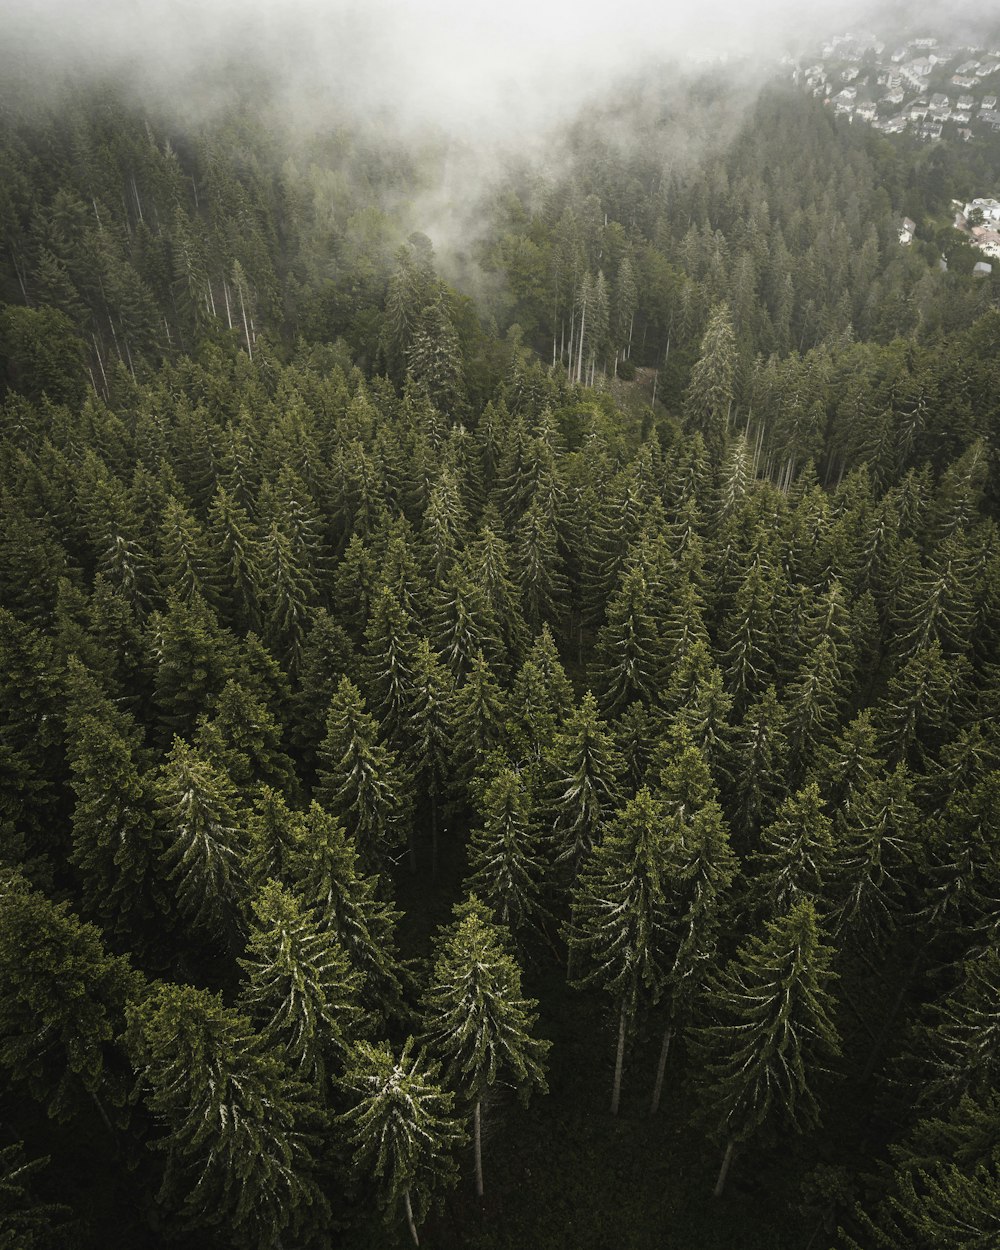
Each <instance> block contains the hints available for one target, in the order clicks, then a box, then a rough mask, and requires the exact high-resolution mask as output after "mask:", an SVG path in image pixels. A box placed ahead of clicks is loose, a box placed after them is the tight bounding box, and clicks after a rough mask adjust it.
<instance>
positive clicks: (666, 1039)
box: [649, 1023, 674, 1115]
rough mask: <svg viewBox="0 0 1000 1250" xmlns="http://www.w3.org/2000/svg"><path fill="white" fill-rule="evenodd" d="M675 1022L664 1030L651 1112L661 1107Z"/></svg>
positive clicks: (653, 1112)
mask: <svg viewBox="0 0 1000 1250" xmlns="http://www.w3.org/2000/svg"><path fill="white" fill-rule="evenodd" d="M673 1033H674V1026H673V1023H670V1024H668V1025H667V1027H666V1029H664V1031H663V1045H662V1046H661V1047H660V1060H659V1063H657V1065H656V1084H655V1085H654V1086H653V1099H652V1102H650V1104H649V1114H650V1115H656V1113H657V1111H659V1109H660V1095H661V1094H662V1093H663V1074H664V1072H666V1070H667V1055H668V1054H669V1053H670V1039H671V1037H673Z"/></svg>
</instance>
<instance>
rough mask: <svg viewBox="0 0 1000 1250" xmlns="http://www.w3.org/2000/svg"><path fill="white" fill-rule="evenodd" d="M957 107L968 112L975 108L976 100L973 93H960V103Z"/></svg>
mask: <svg viewBox="0 0 1000 1250" xmlns="http://www.w3.org/2000/svg"><path fill="white" fill-rule="evenodd" d="M955 107H956V108H957V109H960V110H961V111H962V112H963V113H968V111H969V110H970V109H974V108H975V107H976V102H975V100H974V99H973V98H972V96H971V95H960V96H959V97H958V103H957V104H956V105H955Z"/></svg>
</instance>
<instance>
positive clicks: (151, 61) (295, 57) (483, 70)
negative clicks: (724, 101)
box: [0, 0, 913, 130]
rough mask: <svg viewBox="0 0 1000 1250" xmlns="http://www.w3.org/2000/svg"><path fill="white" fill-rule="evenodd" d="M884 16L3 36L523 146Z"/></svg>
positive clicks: (820, 8)
mask: <svg viewBox="0 0 1000 1250" xmlns="http://www.w3.org/2000/svg"><path fill="white" fill-rule="evenodd" d="M892 3H893V0H889V7H892ZM882 7H883V8H884V7H886V5H885V3H883V4H882ZM898 7H899V9H900V10H901V11H902V12H904V13H911V12H912V10H913V5H912V3H911V4H909V5H906V6H903V5H899V6H898ZM871 8H872V0H808V2H804V0H714V2H713V3H712V4H711V5H707V4H706V5H697V4H692V3H690V2H689V0H685V2H684V3H678V2H677V0H657V2H655V3H653V2H651V0H600V2H597V0H495V2H492V3H485V2H484V0H369V2H368V3H365V4H358V3H357V2H356V0H355V2H354V3H348V2H346V0H288V2H284V3H278V2H277V0H0V21H2V23H3V29H4V31H5V38H6V41H7V42H8V46H9V47H14V48H23V49H29V48H33V49H35V50H44V52H45V54H46V55H47V56H49V57H50V58H52V60H53V61H54V62H55V63H57V64H58V63H60V62H62V63H66V62H68V63H70V64H74V65H84V64H96V65H99V66H102V67H103V66H107V67H113V66H115V65H116V63H117V64H120V63H121V62H122V61H125V62H126V63H129V64H130V65H132V66H133V67H138V68H139V72H140V76H141V75H155V76H156V78H157V79H164V78H165V79H166V81H167V82H169V81H171V80H172V79H174V78H176V77H177V76H178V75H179V73H180V72H181V71H183V70H188V69H191V68H196V67H198V66H201V65H203V64H204V60H205V54H206V52H208V53H211V54H213V55H214V54H216V53H218V52H220V51H221V52H223V53H225V54H233V55H243V54H244V53H245V51H246V50H247V49H248V48H249V49H254V50H256V51H259V52H262V53H263V54H264V55H265V57H266V58H268V60H269V61H270V62H271V63H273V64H274V66H275V68H276V69H277V71H278V74H279V76H280V78H281V80H282V81H284V82H287V83H288V84H289V86H290V87H292V88H293V89H295V88H297V87H302V88H306V89H307V90H306V91H304V92H303V94H304V95H307V96H309V95H314V94H315V92H316V91H317V89H318V91H319V92H323V91H329V93H330V94H331V95H332V96H334V97H338V96H345V95H346V96H347V97H348V98H349V99H351V100H352V101H354V102H355V103H356V104H358V105H359V106H360V107H362V108H365V109H368V110H374V109H376V108H378V107H379V106H380V105H383V104H384V105H386V106H388V107H390V108H392V109H395V110H398V111H401V112H402V113H403V114H405V115H406V116H408V117H410V118H411V119H412V120H414V121H425V120H432V121H436V122H443V123H445V124H448V125H449V126H453V127H457V128H459V129H463V128H469V127H474V126H476V125H479V124H482V123H483V121H484V120H486V119H488V120H489V121H490V122H491V123H492V124H496V123H497V122H502V121H503V119H504V118H506V119H507V123H508V125H507V127H505V128H507V129H513V130H516V128H517V127H518V126H519V125H522V124H523V125H529V124H532V123H534V122H537V121H539V120H544V114H545V112H546V110H549V109H552V108H554V107H557V106H558V104H559V103H560V102H562V103H566V104H570V103H571V102H572V101H571V100H570V99H568V98H566V97H573V96H576V97H578V96H579V95H580V94H582V93H584V92H585V91H587V90H590V89H593V88H594V87H600V86H601V85H602V84H603V83H605V82H607V81H608V80H609V79H610V78H612V77H613V76H615V75H617V74H620V73H621V72H622V71H628V70H630V69H638V68H640V67H641V65H642V64H643V63H644V62H645V61H647V60H650V59H653V60H662V59H669V60H673V59H677V58H680V59H692V60H705V59H711V58H713V57H716V56H719V55H726V54H729V55H739V56H746V55H750V56H752V57H757V58H760V59H764V58H766V59H767V60H769V61H770V60H771V59H773V57H774V56H775V55H777V54H779V53H780V52H781V51H783V50H784V48H785V47H786V46H787V45H788V44H789V42H790V41H792V40H800V39H803V38H806V37H808V35H810V34H814V35H815V36H816V37H821V36H822V35H825V34H830V33H836V32H838V31H840V30H842V29H844V28H845V27H846V26H847V25H848V24H849V23H851V22H852V21H857V20H859V17H858V15H864V14H865V13H866V12H868V11H870V10H871Z"/></svg>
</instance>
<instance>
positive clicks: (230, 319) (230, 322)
mask: <svg viewBox="0 0 1000 1250" xmlns="http://www.w3.org/2000/svg"><path fill="white" fill-rule="evenodd" d="M222 294H223V296H224V297H225V300H226V325H227V326H228V327H229V329H230V330H231V329H232V328H233V311H232V309H231V308H230V307H229V283H228V282H227V281H226V280H225V278H223V279H222Z"/></svg>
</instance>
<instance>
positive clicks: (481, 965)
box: [423, 895, 550, 1198]
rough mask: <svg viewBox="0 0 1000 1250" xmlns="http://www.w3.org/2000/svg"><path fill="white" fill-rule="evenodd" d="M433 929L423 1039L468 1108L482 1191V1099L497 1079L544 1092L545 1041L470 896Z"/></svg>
mask: <svg viewBox="0 0 1000 1250" xmlns="http://www.w3.org/2000/svg"><path fill="white" fill-rule="evenodd" d="M454 917H455V919H454V921H453V923H452V924H451V925H449V926H446V927H445V928H444V929H443V930H442V931H441V932H439V934H438V937H437V942H436V958H435V962H434V970H433V973H432V975H431V980H430V983H429V985H428V987H427V990H426V992H425V994H424V999H423V1037H424V1040H425V1041H426V1044H427V1045H428V1046H429V1047H430V1049H431V1051H432V1053H434V1054H436V1055H440V1057H441V1059H442V1061H443V1062H444V1065H445V1072H446V1074H447V1077H448V1080H449V1082H451V1083H453V1084H454V1085H455V1086H456V1087H457V1088H458V1089H459V1090H460V1091H461V1094H462V1096H463V1098H464V1099H465V1100H466V1101H468V1102H469V1103H471V1104H472V1108H473V1141H474V1145H475V1152H476V1193H477V1194H478V1195H479V1197H480V1198H481V1197H482V1196H483V1163H482V1104H483V1099H484V1098H485V1097H486V1095H487V1094H488V1093H490V1091H491V1090H492V1088H493V1086H495V1085H496V1084H497V1083H498V1082H499V1081H500V1079H501V1077H502V1076H503V1077H506V1079H507V1080H510V1081H513V1083H514V1085H515V1088H516V1089H517V1092H518V1096H519V1097H520V1098H521V1099H522V1100H524V1101H527V1099H528V1097H529V1096H530V1094H531V1090H532V1087H535V1088H537V1089H539V1090H541V1092H542V1093H546V1092H547V1089H548V1087H547V1085H546V1083H545V1060H546V1056H547V1054H548V1050H549V1046H550V1043H549V1042H546V1041H542V1040H541V1039H540V1038H537V1037H535V1036H533V1033H534V1029H535V1024H536V1020H537V1014H536V1010H535V1009H536V1007H537V1006H538V1004H537V1002H536V1000H535V999H532V998H524V997H522V994H521V970H520V968H519V967H518V966H517V963H516V962H515V960H514V958H513V956H512V955H511V954H510V953H509V951H508V949H507V943H508V934H507V931H506V929H505V928H503V927H502V926H500V925H497V924H496V923H495V922H494V921H493V920H492V919H491V917H490V914H489V910H488V909H487V908H486V906H485V905H484V904H483V903H481V902H480V901H479V900H478V899H477V898H476V897H475V895H472V896H470V897H469V899H468V900H467V901H466V902H464V903H460V904H457V905H456V907H455V910H454Z"/></svg>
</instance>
